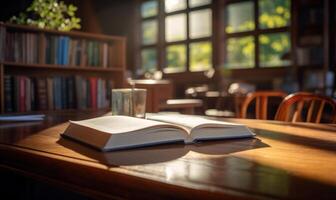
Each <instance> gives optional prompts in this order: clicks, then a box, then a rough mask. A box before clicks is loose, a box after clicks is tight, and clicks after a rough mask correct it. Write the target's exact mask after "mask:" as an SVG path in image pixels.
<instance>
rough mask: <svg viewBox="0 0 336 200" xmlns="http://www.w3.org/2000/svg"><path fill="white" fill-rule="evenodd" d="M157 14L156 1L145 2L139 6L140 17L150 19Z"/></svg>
mask: <svg viewBox="0 0 336 200" xmlns="http://www.w3.org/2000/svg"><path fill="white" fill-rule="evenodd" d="M157 14H158V2H157V1H146V2H144V3H142V4H141V16H142V17H143V18H145V17H152V16H155V15H157Z"/></svg>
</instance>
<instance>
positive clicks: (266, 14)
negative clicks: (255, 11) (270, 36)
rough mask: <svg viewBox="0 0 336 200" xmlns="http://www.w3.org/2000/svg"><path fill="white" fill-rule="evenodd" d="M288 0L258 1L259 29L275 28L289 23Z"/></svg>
mask: <svg viewBox="0 0 336 200" xmlns="http://www.w3.org/2000/svg"><path fill="white" fill-rule="evenodd" d="M289 4H290V1H289V0H259V24H260V28H262V29H266V28H277V27H283V26H287V25H289V23H290V19H289V18H290V10H289V8H290V5H289Z"/></svg>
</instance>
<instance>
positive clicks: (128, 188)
mask: <svg viewBox="0 0 336 200" xmlns="http://www.w3.org/2000/svg"><path fill="white" fill-rule="evenodd" d="M99 114H101V113H94V114H92V113H58V114H57V113H53V114H52V115H50V116H48V119H47V120H46V121H44V122H40V123H39V122H37V123H36V122H26V123H16V124H8V123H1V124H0V157H1V161H0V169H1V170H4V171H6V172H8V173H15V174H20V175H23V176H26V177H29V178H32V179H34V180H36V181H40V182H43V183H47V184H49V185H52V186H54V187H58V188H63V189H64V190H67V191H72V192H74V193H78V194H82V195H84V196H88V197H93V198H97V199H104V198H115V197H117V198H122V199H123V198H144V199H161V198H167V199H172V198H174V199H175V198H177V199H251V198H256V199H269V198H275V199H336V169H335V167H336V153H335V152H336V133H335V132H336V126H334V125H313V124H306V125H305V124H290V123H282V122H274V121H260V120H243V119H225V120H227V121H232V122H240V123H243V124H246V125H248V126H249V127H250V128H252V129H253V130H254V131H255V133H256V134H257V138H256V139H241V140H227V141H213V142H210V141H209V142H203V143H198V144H195V145H182V144H173V145H161V146H156V147H149V148H142V149H135V150H128V151H117V152H109V153H101V152H98V151H96V150H94V149H91V148H89V147H86V146H83V145H81V144H78V143H76V142H73V141H70V140H67V139H62V138H60V137H59V134H60V133H62V131H63V130H64V129H65V128H66V126H67V123H62V122H63V121H64V120H66V119H83V118H88V117H93V116H97V115H99ZM2 182H3V180H2ZM2 189H3V188H2ZM1 194H2V193H1ZM1 194H0V195H1Z"/></svg>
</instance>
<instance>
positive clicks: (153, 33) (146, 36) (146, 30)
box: [142, 20, 158, 44]
mask: <svg viewBox="0 0 336 200" xmlns="http://www.w3.org/2000/svg"><path fill="white" fill-rule="evenodd" d="M157 33H158V24H157V20H147V21H144V22H142V44H154V43H156V41H157Z"/></svg>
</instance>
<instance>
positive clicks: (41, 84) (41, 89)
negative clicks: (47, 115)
mask: <svg viewBox="0 0 336 200" xmlns="http://www.w3.org/2000/svg"><path fill="white" fill-rule="evenodd" d="M47 98H48V97H47V84H46V79H45V78H37V105H38V107H37V108H38V109H39V110H47V107H48V106H47V104H48V100H47Z"/></svg>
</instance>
